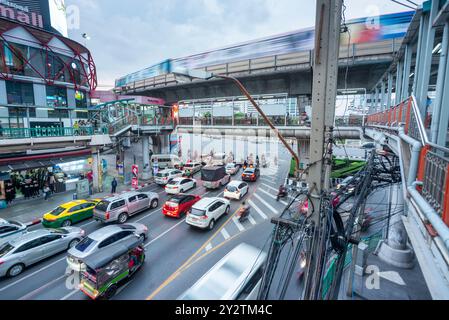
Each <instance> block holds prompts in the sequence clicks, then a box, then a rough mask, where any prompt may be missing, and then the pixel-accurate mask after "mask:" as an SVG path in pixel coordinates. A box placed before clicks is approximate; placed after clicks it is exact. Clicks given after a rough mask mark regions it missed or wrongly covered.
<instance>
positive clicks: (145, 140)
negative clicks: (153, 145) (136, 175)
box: [141, 136, 151, 180]
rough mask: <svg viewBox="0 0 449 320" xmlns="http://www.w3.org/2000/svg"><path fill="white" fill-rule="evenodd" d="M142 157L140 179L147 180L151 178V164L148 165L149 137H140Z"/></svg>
mask: <svg viewBox="0 0 449 320" xmlns="http://www.w3.org/2000/svg"><path fill="white" fill-rule="evenodd" d="M142 157H143V169H142V176H141V179H142V180H149V179H150V178H151V166H150V137H148V136H143V137H142Z"/></svg>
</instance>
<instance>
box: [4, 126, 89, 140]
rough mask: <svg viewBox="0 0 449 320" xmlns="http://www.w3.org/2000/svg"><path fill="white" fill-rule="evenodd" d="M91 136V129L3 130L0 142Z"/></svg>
mask: <svg viewBox="0 0 449 320" xmlns="http://www.w3.org/2000/svg"><path fill="white" fill-rule="evenodd" d="M93 134H94V128H93V127H79V128H67V127H48V128H3V129H1V130H0V140H1V139H26V138H49V137H70V136H90V135H93Z"/></svg>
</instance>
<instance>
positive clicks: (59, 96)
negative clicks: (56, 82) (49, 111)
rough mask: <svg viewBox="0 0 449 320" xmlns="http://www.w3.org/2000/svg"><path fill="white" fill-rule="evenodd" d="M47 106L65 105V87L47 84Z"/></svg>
mask: <svg viewBox="0 0 449 320" xmlns="http://www.w3.org/2000/svg"><path fill="white" fill-rule="evenodd" d="M46 89H47V107H50V108H57V107H67V89H66V88H62V87H55V86H47V88H46Z"/></svg>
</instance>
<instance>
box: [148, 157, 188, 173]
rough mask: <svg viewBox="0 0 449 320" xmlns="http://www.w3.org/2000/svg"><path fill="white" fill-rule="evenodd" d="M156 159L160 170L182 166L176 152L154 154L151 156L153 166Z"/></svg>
mask: <svg viewBox="0 0 449 320" xmlns="http://www.w3.org/2000/svg"><path fill="white" fill-rule="evenodd" d="M155 159H157V164H158V168H159V169H160V170H164V169H169V168H176V169H178V168H180V167H181V163H182V162H181V159H179V157H178V156H176V155H174V154H153V156H152V157H151V159H150V161H151V167H153V166H154V162H155Z"/></svg>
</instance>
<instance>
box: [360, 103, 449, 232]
mask: <svg viewBox="0 0 449 320" xmlns="http://www.w3.org/2000/svg"><path fill="white" fill-rule="evenodd" d="M427 118H429V115H426V119H427ZM402 125H403V126H404V131H405V133H406V134H407V135H408V136H410V137H412V138H414V139H415V140H417V141H419V142H421V144H422V145H423V147H422V150H421V155H420V160H419V165H418V176H417V180H418V181H421V182H422V186H421V187H420V186H418V187H417V189H418V191H420V192H421V194H422V196H423V197H424V198H425V199H426V200H427V201H428V203H429V204H430V205H431V206H432V207H433V208H434V209H435V211H436V212H438V213H439V214H440V217H441V218H442V220H443V221H444V222H445V223H446V225H448V226H449V197H447V196H446V197H445V195H448V194H449V149H447V148H445V147H443V146H439V145H436V144H433V143H431V142H429V139H428V137H427V129H428V126H429V125H430V121H427V120H426V121H423V119H422V118H421V114H420V111H419V108H418V105H417V103H416V99H415V98H414V97H413V96H411V97H410V98H408V99H407V100H406V101H403V102H401V103H400V104H399V105H397V106H394V107H392V108H390V109H388V110H385V111H382V112H376V113H374V114H371V115H369V116H368V117H367V126H373V127H376V126H382V127H383V128H381V130H385V127H390V128H395V129H396V128H398V127H399V126H402Z"/></svg>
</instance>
